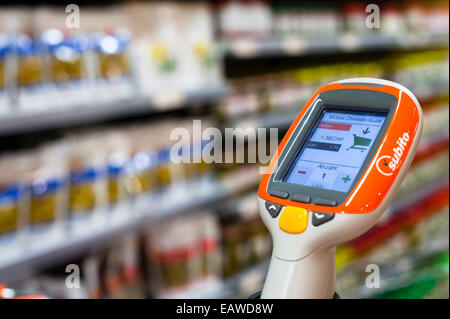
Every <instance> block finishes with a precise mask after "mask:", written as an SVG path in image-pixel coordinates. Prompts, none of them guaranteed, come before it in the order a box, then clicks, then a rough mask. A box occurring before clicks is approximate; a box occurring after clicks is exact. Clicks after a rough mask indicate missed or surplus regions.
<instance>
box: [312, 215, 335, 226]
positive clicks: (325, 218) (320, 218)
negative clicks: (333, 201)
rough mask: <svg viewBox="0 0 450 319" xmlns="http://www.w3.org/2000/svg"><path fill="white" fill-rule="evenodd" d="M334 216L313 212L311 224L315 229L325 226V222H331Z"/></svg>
mask: <svg viewBox="0 0 450 319" xmlns="http://www.w3.org/2000/svg"><path fill="white" fill-rule="evenodd" d="M334 215H335V214H332V213H319V212H313V217H312V224H313V225H314V226H316V227H317V226H320V225H322V224H325V223H326V222H329V221H330V220H332V219H333V218H334Z"/></svg>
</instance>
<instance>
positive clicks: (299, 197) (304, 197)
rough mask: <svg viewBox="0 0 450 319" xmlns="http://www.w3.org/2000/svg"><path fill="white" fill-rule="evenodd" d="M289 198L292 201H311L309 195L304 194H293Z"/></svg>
mask: <svg viewBox="0 0 450 319" xmlns="http://www.w3.org/2000/svg"><path fill="white" fill-rule="evenodd" d="M291 200H293V201H294V202H300V203H309V202H311V196H309V195H305V194H294V195H292V198H291Z"/></svg>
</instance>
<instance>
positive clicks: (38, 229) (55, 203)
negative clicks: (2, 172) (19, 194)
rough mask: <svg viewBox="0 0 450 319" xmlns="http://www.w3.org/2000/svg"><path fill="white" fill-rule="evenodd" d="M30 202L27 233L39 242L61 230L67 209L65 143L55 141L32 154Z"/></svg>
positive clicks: (59, 233) (58, 233)
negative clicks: (33, 166)
mask: <svg viewBox="0 0 450 319" xmlns="http://www.w3.org/2000/svg"><path fill="white" fill-rule="evenodd" d="M36 158H37V161H38V163H39V166H38V167H37V168H36V169H35V170H34V171H33V173H32V177H33V181H32V184H31V187H30V188H31V204H30V234H31V236H34V237H39V239H40V240H39V241H42V240H51V239H52V238H53V237H54V236H57V235H61V234H62V233H63V230H64V229H63V223H64V217H65V214H66V212H67V209H68V186H69V185H68V167H67V145H65V143H64V142H56V143H52V144H48V145H45V146H43V147H42V148H41V149H40V150H39V154H37V155H36Z"/></svg>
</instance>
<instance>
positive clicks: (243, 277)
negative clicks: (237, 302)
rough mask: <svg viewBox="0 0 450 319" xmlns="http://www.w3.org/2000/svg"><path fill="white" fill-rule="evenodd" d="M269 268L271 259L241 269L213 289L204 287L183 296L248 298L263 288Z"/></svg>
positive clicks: (194, 297)
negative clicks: (199, 290) (201, 289)
mask: <svg viewBox="0 0 450 319" xmlns="http://www.w3.org/2000/svg"><path fill="white" fill-rule="evenodd" d="M268 268H269V261H268V260H265V261H262V262H260V263H258V264H256V265H254V266H251V267H249V268H247V269H244V270H242V271H240V272H239V273H237V274H236V275H234V276H232V277H231V278H228V279H224V280H223V281H222V282H221V283H220V284H218V285H215V286H213V288H212V289H203V291H201V292H197V293H195V292H188V293H185V295H184V297H181V298H189V299H225V298H232V297H236V296H241V295H242V298H248V297H249V296H250V295H252V294H253V293H255V292H257V290H260V289H261V287H262V284H263V283H264V278H265V276H266V273H267V270H268Z"/></svg>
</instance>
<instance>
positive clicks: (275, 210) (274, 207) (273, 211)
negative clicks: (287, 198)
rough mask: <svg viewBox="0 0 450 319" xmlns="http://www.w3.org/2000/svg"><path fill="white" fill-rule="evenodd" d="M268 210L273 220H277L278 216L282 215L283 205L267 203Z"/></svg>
mask: <svg viewBox="0 0 450 319" xmlns="http://www.w3.org/2000/svg"><path fill="white" fill-rule="evenodd" d="M266 209H267V211H268V212H269V214H270V216H272V217H273V218H276V217H277V216H278V214H280V211H281V205H279V204H275V203H271V202H266Z"/></svg>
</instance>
